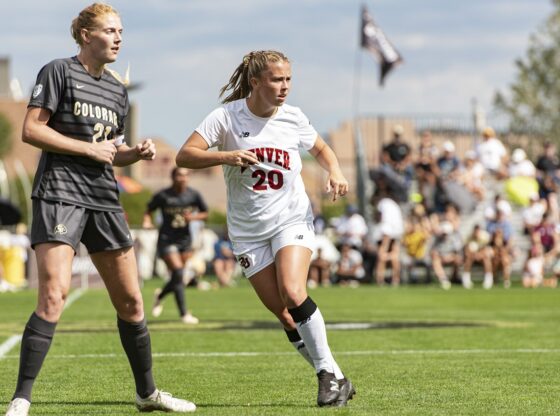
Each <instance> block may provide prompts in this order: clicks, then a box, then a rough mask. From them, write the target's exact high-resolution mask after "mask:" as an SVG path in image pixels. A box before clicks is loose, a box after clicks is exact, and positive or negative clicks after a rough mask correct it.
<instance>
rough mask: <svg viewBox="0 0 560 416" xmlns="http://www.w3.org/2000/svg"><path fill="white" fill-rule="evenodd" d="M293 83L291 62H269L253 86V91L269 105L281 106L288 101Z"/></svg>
mask: <svg viewBox="0 0 560 416" xmlns="http://www.w3.org/2000/svg"><path fill="white" fill-rule="evenodd" d="M291 84H292V68H291V65H290V63H289V62H284V61H279V62H271V63H269V64H268V66H267V69H266V70H264V71H263V72H262V73H261V76H260V77H259V79H258V80H256V83H255V85H254V86H253V91H254V92H255V93H256V94H257V95H258V96H259V98H260V99H261V100H262V101H263V102H264V103H265V104H268V105H269V106H276V107H278V106H281V105H282V104H284V102H285V101H286V98H287V97H288V93H289V92H290V87H291Z"/></svg>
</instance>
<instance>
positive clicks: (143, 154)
mask: <svg viewBox="0 0 560 416" xmlns="http://www.w3.org/2000/svg"><path fill="white" fill-rule="evenodd" d="M135 148H136V154H137V155H138V157H140V159H141V160H154V159H155V158H156V145H155V144H154V142H152V139H146V140H144V141H143V142H142V143H138V144H137V145H136V147H135Z"/></svg>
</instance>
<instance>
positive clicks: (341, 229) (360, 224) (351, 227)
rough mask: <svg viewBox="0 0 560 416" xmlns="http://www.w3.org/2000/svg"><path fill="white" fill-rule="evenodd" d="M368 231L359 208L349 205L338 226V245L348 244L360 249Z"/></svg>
mask: <svg viewBox="0 0 560 416" xmlns="http://www.w3.org/2000/svg"><path fill="white" fill-rule="evenodd" d="M367 229H368V228H367V224H366V220H365V219H364V217H363V216H362V215H361V214H360V213H359V211H358V207H357V206H355V205H348V206H347V207H346V212H345V214H344V216H342V217H341V218H340V219H339V221H338V223H337V225H336V235H337V240H338V243H339V244H348V245H351V246H353V247H355V248H357V249H360V248H361V247H362V240H363V238H364V237H365V235H366V233H367Z"/></svg>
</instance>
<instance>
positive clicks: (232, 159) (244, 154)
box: [224, 150, 259, 168]
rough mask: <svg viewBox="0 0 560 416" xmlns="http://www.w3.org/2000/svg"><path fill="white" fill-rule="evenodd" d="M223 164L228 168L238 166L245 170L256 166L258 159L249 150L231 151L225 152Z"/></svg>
mask: <svg viewBox="0 0 560 416" xmlns="http://www.w3.org/2000/svg"><path fill="white" fill-rule="evenodd" d="M225 153H226V155H225V161H224V164H226V165H230V166H240V167H242V168H246V167H248V166H251V165H256V164H257V163H259V159H257V156H255V154H254V153H253V152H250V151H249V150H232V151H230V152H225Z"/></svg>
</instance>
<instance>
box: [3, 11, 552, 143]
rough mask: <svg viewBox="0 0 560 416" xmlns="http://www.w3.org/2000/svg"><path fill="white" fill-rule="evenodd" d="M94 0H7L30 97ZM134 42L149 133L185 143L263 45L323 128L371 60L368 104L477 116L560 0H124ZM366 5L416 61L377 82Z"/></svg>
mask: <svg viewBox="0 0 560 416" xmlns="http://www.w3.org/2000/svg"><path fill="white" fill-rule="evenodd" d="M90 3H91V1H83V0H72V1H71V0H49V1H44V2H38V1H32V0H17V1H16V0H8V1H4V2H2V6H0V16H1V17H2V24H1V25H0V40H1V41H0V55H8V56H10V58H11V62H12V63H11V74H12V77H16V78H18V80H19V81H20V83H21V85H22V87H23V90H24V92H25V94H26V96H27V94H28V92H29V91H30V90H31V88H32V86H33V84H34V81H35V77H36V75H37V72H38V71H39V69H40V68H41V67H42V66H43V65H44V64H45V63H46V62H48V61H50V60H52V59H54V58H62V57H67V56H71V55H74V54H76V53H77V46H76V45H75V44H74V42H73V39H72V38H71V37H70V34H69V27H70V22H71V20H72V19H73V18H74V17H75V16H76V15H77V14H78V12H79V11H80V10H81V9H82V8H83V7H85V6H87V5H88V4H90ZM110 4H112V5H113V6H114V7H115V8H116V9H117V10H118V11H119V12H120V14H121V17H122V20H123V25H124V29H125V32H124V36H125V38H124V45H123V49H122V52H121V54H120V57H119V60H118V61H117V62H116V63H115V64H114V65H113V68H114V69H116V70H117V71H119V72H121V73H124V71H125V69H126V66H127V63H128V62H130V65H131V78H132V80H133V81H138V82H142V83H143V88H142V89H141V90H140V91H137V92H133V93H131V99H132V100H133V101H135V102H136V103H137V104H138V106H139V111H140V114H139V115H140V126H139V127H140V135H141V136H142V137H158V138H163V139H165V140H167V141H168V142H169V143H171V144H172V145H174V146H175V147H177V148H178V147H179V146H180V145H181V144H182V143H183V141H184V139H185V138H186V137H187V136H188V135H189V134H190V133H191V132H192V130H193V129H194V128H195V127H196V126H197V125H198V124H199V122H200V121H201V120H202V119H203V118H204V116H205V115H206V114H207V113H209V112H210V111H211V110H212V109H213V108H215V107H216V106H217V105H218V104H219V103H218V91H219V89H220V87H221V86H222V85H224V84H225V83H226V82H227V80H228V79H229V76H230V75H231V73H232V72H233V70H234V69H235V67H236V66H237V65H238V63H239V62H240V61H241V58H242V56H243V55H244V54H245V53H246V52H248V51H251V50H254V49H278V50H281V51H283V52H284V53H285V54H286V55H288V57H289V58H290V59H291V61H292V76H293V86H292V88H293V89H292V93H291V96H290V98H289V99H288V103H290V104H292V105H296V106H299V107H301V108H302V109H303V111H304V112H305V113H306V114H307V115H308V117H309V118H310V119H311V121H312V122H313V124H314V125H315V127H316V129H317V130H318V131H319V132H322V133H327V132H328V131H329V130H330V129H333V128H336V126H337V125H338V124H339V123H341V122H343V121H344V120H347V119H349V118H351V117H352V116H353V97H354V80H355V68H356V65H357V62H358V61H359V62H360V68H361V69H360V72H361V76H360V77H359V83H360V84H359V85H360V86H361V90H360V101H359V103H360V104H359V110H360V113H362V114H398V113H406V114H434V113H442V114H454V115H457V114H458V115H464V116H465V117H468V116H469V114H470V112H471V108H472V104H471V100H472V99H473V98H476V99H477V100H478V102H479V103H480V104H481V105H482V106H483V108H484V109H485V110H486V111H491V102H492V98H493V96H494V93H495V91H496V90H497V89H502V90H503V89H505V88H506V87H507V85H508V84H509V83H510V82H511V81H512V80H513V79H514V74H515V67H514V60H515V59H516V58H519V57H523V56H524V54H525V51H526V49H527V46H528V41H529V36H530V34H531V33H534V32H535V31H536V30H537V28H538V27H539V26H540V25H542V24H543V22H544V20H545V18H546V17H547V16H548V15H549V14H550V13H551V12H552V5H551V3H550V1H549V0H470V1H468V2H467V1H458V0H454V1H450V0H424V1H418V0H369V1H367V2H363V1H357V0H285V1H283V2H278V1H269V0H212V1H210V0H144V1H133V0H114V1H112V2H110ZM361 4H366V6H367V7H368V9H369V11H370V13H371V14H372V15H373V17H374V19H375V20H376V21H377V23H378V24H379V25H380V26H381V27H382V28H383V30H384V31H385V33H386V35H387V36H388V38H389V39H390V40H391V41H392V43H393V44H394V45H395V46H396V48H397V49H398V50H399V52H400V53H401V54H402V55H403V57H404V59H405V62H404V63H403V64H402V65H401V66H399V67H397V68H396V69H395V70H394V71H393V72H391V73H390V74H389V75H388V77H387V78H386V85H385V87H384V88H383V89H381V88H379V86H378V85H377V80H378V65H377V63H376V62H375V61H374V59H373V57H372V56H371V55H369V54H368V53H366V52H361V51H359V48H358V34H359V15H360V6H361Z"/></svg>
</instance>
